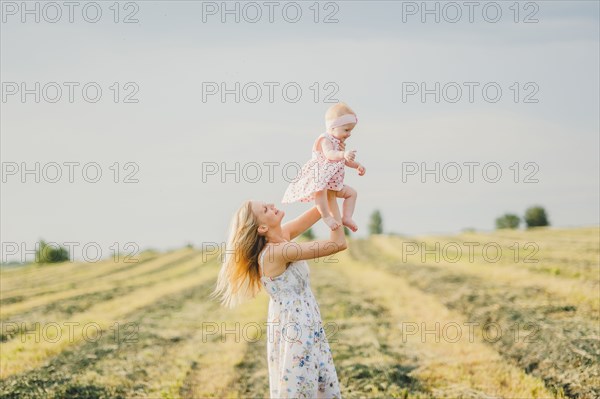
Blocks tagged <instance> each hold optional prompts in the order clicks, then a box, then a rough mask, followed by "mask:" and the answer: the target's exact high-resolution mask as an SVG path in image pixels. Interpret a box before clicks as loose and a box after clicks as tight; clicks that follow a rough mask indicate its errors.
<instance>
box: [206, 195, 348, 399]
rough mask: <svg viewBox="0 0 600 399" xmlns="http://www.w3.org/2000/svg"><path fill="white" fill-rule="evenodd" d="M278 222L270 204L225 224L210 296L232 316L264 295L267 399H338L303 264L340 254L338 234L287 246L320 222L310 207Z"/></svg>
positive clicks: (249, 204) (334, 209) (248, 205)
mask: <svg viewBox="0 0 600 399" xmlns="http://www.w3.org/2000/svg"><path fill="white" fill-rule="evenodd" d="M330 193H331V194H328V202H329V207H330V211H331V215H332V216H333V217H334V218H335V219H336V220H337V221H338V222H340V225H341V219H342V218H341V216H340V211H339V208H338V204H337V201H336V199H335V192H330ZM284 215H285V212H283V211H281V210H278V209H276V208H275V206H274V205H273V204H266V203H264V202H259V201H246V202H244V204H242V206H241V207H240V208H239V209H238V211H237V212H236V214H235V216H234V217H233V220H232V223H231V230H230V235H229V239H228V242H227V247H226V253H225V260H224V262H223V265H222V267H221V271H220V273H219V277H218V279H217V285H216V288H215V291H214V292H213V293H212V296H213V297H217V296H220V297H221V303H222V304H223V305H225V306H227V307H230V308H231V307H234V306H236V305H238V304H240V303H242V302H243V301H244V300H246V299H249V298H254V297H255V296H256V294H257V293H258V292H259V291H260V289H261V286H263V287H264V288H265V289H266V291H267V293H268V294H269V296H270V300H269V312H268V319H267V356H268V365H269V390H270V395H271V398H341V393H340V387H339V382H338V377H337V373H336V370H335V366H334V364H333V357H332V355H331V350H330V348H329V343H328V342H327V337H326V335H325V331H324V329H323V322H322V318H321V313H320V310H319V305H318V304H317V301H316V300H315V297H314V295H313V292H312V290H311V288H310V280H309V268H308V263H307V262H306V260H307V259H314V258H318V257H322V256H327V255H332V254H334V253H336V252H339V251H342V250H344V249H346V248H347V245H346V239H345V237H344V230H343V228H341V227H339V228H337V229H335V230H333V231H331V233H330V239H329V240H315V241H310V242H302V243H296V242H291V240H292V239H293V238H295V237H297V236H298V235H300V234H301V233H302V232H304V231H305V230H307V229H308V228H309V227H311V226H312V225H313V224H315V223H316V222H317V221H318V220H319V219H320V218H321V215H320V214H319V211H318V210H317V208H316V207H313V208H312V209H310V210H309V211H307V212H305V213H304V214H302V215H301V216H299V217H297V218H296V219H294V220H292V221H291V222H288V223H286V224H284V225H283V226H282V225H281V220H282V219H283V216H284ZM265 255H266V256H265Z"/></svg>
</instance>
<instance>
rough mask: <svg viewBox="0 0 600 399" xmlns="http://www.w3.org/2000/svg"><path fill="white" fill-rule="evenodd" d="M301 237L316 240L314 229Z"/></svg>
mask: <svg viewBox="0 0 600 399" xmlns="http://www.w3.org/2000/svg"><path fill="white" fill-rule="evenodd" d="M300 236H301V237H302V238H305V239H307V240H314V239H315V233H313V231H312V228H309V229H308V230H306V231H305V232H304V233H302V234H300Z"/></svg>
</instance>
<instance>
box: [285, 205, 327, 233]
mask: <svg viewBox="0 0 600 399" xmlns="http://www.w3.org/2000/svg"><path fill="white" fill-rule="evenodd" d="M319 219H321V214H320V213H319V211H318V210H317V207H316V206H314V207H312V208H311V209H309V210H308V211H306V212H304V213H303V214H302V215H300V216H298V217H297V218H296V219H294V220H291V221H289V222H287V223H285V224H284V225H283V226H281V229H282V230H283V231H284V233H287V234H289V236H290V240H293V239H294V238H296V237H298V236H299V235H300V234H302V233H304V232H305V231H306V230H308V229H309V228H310V227H311V226H312V225H313V224H315V223H317V221H318V220H319Z"/></svg>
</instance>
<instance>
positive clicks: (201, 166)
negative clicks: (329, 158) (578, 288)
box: [0, 1, 600, 261]
mask: <svg viewBox="0 0 600 399" xmlns="http://www.w3.org/2000/svg"><path fill="white" fill-rule="evenodd" d="M22 4H23V3H21V2H2V24H1V39H0V45H1V61H0V67H1V81H2V103H1V118H0V119H1V122H0V128H1V147H2V148H1V156H2V173H3V176H2V177H3V182H2V193H1V200H2V204H1V212H2V215H1V220H2V223H1V224H2V225H1V233H2V238H1V240H2V243H3V249H2V250H3V254H2V260H3V261H6V260H11V259H15V258H16V259H21V258H23V256H24V253H25V250H28V249H32V248H33V245H34V243H35V242H36V241H37V240H39V239H40V238H43V239H45V240H47V241H53V242H58V243H66V242H77V243H79V247H78V249H76V250H75V251H74V257H75V258H78V259H80V258H82V252H81V246H83V245H85V244H88V243H98V244H97V245H98V246H99V247H100V248H101V251H102V255H104V256H108V255H110V254H111V253H112V250H113V248H115V247H114V243H117V246H118V247H119V248H121V249H124V246H125V245H126V243H128V242H133V243H135V245H137V246H138V247H139V249H140V250H142V249H145V248H148V247H153V248H157V249H160V250H164V249H171V248H175V247H179V246H182V245H185V244H186V243H188V242H191V243H193V244H196V245H200V244H201V243H206V242H221V241H223V240H224V239H225V237H226V232H227V227H228V224H229V221H230V219H231V216H232V213H233V212H234V211H235V209H236V208H237V207H238V206H239V205H240V204H241V202H242V201H243V200H245V199H258V200H264V201H269V202H274V203H275V204H276V206H278V207H280V208H282V209H284V210H285V211H286V213H287V218H291V217H294V216H296V215H298V214H299V213H300V212H302V211H304V210H306V209H308V207H309V206H310V204H291V205H282V204H281V203H280V201H281V198H282V196H283V193H284V191H285V189H286V187H287V185H288V182H289V180H290V178H291V177H293V175H294V174H295V173H296V171H297V166H299V165H301V164H303V163H304V162H306V161H307V160H308V159H309V158H310V155H311V154H310V150H311V145H312V143H313V140H314V139H315V138H316V137H317V136H318V135H319V134H320V133H322V132H323V131H324V113H325V111H326V109H327V108H328V107H329V106H330V105H331V103H330V102H331V101H334V102H335V101H344V102H346V103H348V104H349V105H350V106H351V107H352V108H353V109H354V110H355V111H356V113H357V115H358V118H359V123H358V125H357V127H356V128H355V129H354V132H353V135H352V137H351V138H350V139H349V140H348V141H347V146H348V148H352V149H357V150H358V153H357V155H358V157H357V160H359V162H361V163H363V164H364V165H365V166H366V168H367V173H366V175H365V176H363V177H359V176H357V173H356V171H355V170H352V169H347V170H346V176H347V177H346V183H347V184H349V185H351V186H353V187H355V188H356V189H357V190H358V193H359V195H358V202H357V207H356V214H355V220H356V221H357V222H358V224H359V229H360V230H359V232H358V234H359V235H362V234H366V233H367V230H368V229H367V224H368V219H369V215H370V214H371V212H373V210H374V209H380V210H381V212H382V214H383V220H384V229H385V231H386V232H396V233H400V234H407V235H420V234H429V233H455V232H460V231H461V230H462V229H463V228H467V227H471V228H476V229H480V230H490V229H493V227H494V219H495V218H496V217H497V216H499V215H501V214H503V213H505V212H511V213H516V214H518V215H523V213H524V211H525V209H526V208H527V207H529V206H531V205H535V204H539V205H542V206H544V207H545V208H546V210H547V212H548V215H549V219H550V222H551V224H552V225H554V226H583V225H596V224H598V223H599V220H600V217H599V202H600V199H599V191H600V187H599V172H598V170H599V146H600V144H599V131H600V127H599V111H598V110H599V108H600V107H599V106H600V104H599V77H598V70H599V68H600V66H599V50H598V49H599V47H600V46H599V17H598V16H599V8H598V2H596V1H581V2H576V1H569V2H560V1H537V2H521V3H519V7H515V6H514V2H496V3H493V2H477V3H476V5H475V6H473V8H471V9H470V8H468V7H467V6H465V5H464V2H456V3H452V4H451V5H447V3H439V2H437V3H436V2H429V3H427V7H428V10H429V11H431V10H433V11H432V12H431V13H428V12H427V10H423V9H422V6H421V4H422V2H420V1H419V2H392V1H368V2H367V1H337V2H321V3H318V4H317V6H315V2H313V1H309V2H296V3H293V2H292V3H290V2H275V3H273V4H274V5H273V6H272V8H271V9H269V5H268V4H265V2H256V3H252V4H251V5H247V3H241V2H238V3H236V2H228V3H227V7H228V9H229V10H234V11H233V12H230V13H227V12H224V11H226V10H223V8H222V2H220V1H219V2H199V1H180V2H172V1H169V2H167V1H137V2H129V3H119V6H120V7H119V9H118V10H117V9H116V8H115V7H114V5H113V4H114V2H112V1H109V2H97V3H93V4H92V3H90V2H81V3H79V5H78V6H77V7H75V8H74V9H72V10H71V11H72V22H71V21H70V20H69V19H70V16H69V11H70V10H69V9H68V8H67V7H66V6H64V5H62V4H63V3H62V2H59V3H54V4H58V5H59V6H58V8H57V7H49V6H46V7H44V3H34V2H31V3H27V5H28V7H29V10H33V11H32V12H30V13H27V12H25V11H24V10H23V9H22ZM35 4H37V7H38V8H37V11H36V9H35V8H34V7H35ZM235 7H237V10H238V12H237V15H236V11H235V10H236V8H235ZM436 9H437V10H438V11H437V13H438V15H436ZM98 10H100V11H101V14H97V12H98ZM270 10H271V11H272V19H273V21H272V22H270V21H269V18H270V16H269V11H270ZM298 10H300V12H301V14H298ZM117 11H118V13H117ZM257 11H258V12H260V15H259V14H258V13H257ZM317 11H318V13H317ZM36 14H37V15H36ZM236 16H237V17H238V18H239V22H236V20H235V19H236ZM36 17H39V22H36V21H35V18H36ZM436 17H439V22H437V21H436ZM315 18H316V19H317V21H318V22H316V23H315ZM115 19H116V20H117V21H118V22H116V23H115ZM125 19H127V20H128V21H129V22H131V23H124V20H125ZM223 19H224V20H225V22H223V21H222V20H223ZM94 20H97V22H95V23H94V22H92V21H94ZM136 20H137V22H136ZM325 20H327V21H328V23H325ZM336 20H337V22H336ZM471 20H472V21H471ZM253 21H255V22H253ZM294 21H296V22H294ZM515 21H516V22H515ZM36 82H39V89H36ZM53 82H54V83H53ZM69 82H71V83H69ZM236 83H239V90H236ZM436 83H438V84H439V86H436ZM86 85H87V86H86ZM84 86H85V87H86V90H85V91H84V90H83V87H84ZM284 87H285V88H286V89H285V90H284V89H283V88H284ZM436 87H439V89H436ZM57 88H58V89H60V93H59V92H58V91H57ZM69 88H72V96H70V93H69ZM97 88H100V89H101V91H102V92H101V94H99V95H98V94H97V91H96V90H97ZM222 89H225V90H228V91H227V92H226V93H228V94H226V95H225V96H224V99H223V98H222V97H221V94H222V92H221V91H222ZM257 89H258V90H260V91H258V90H257ZM423 89H424V90H426V91H425V93H426V94H425V95H424V97H422V94H423ZM23 90H28V91H26V92H25V93H26V94H24V93H23ZM270 90H272V92H270ZM298 90H300V92H299V91H298ZM498 90H500V91H498ZM27 93H28V94H27ZM117 94H118V98H117V102H115V97H116V96H117ZM36 95H39V102H36V98H35V97H36ZM236 95H239V102H236V98H235V97H236ZM436 95H437V96H439V102H436ZM86 96H87V97H86ZM69 97H72V100H73V101H72V102H70V101H69V100H70V98H69ZM269 97H271V98H269ZM270 100H272V101H270ZM94 101H95V102H94ZM131 101H137V102H131ZM36 162H37V163H39V178H40V181H39V182H36V172H33V173H30V174H25V175H22V171H23V169H24V168H27V169H29V170H35V168H36ZM69 162H73V163H79V164H74V165H75V166H73V169H72V170H73V171H74V175H73V182H70V181H69V170H70V169H69V166H68V165H69V164H68V163H69ZM65 163H67V164H65ZM236 163H239V164H238V165H239V173H237V174H236V172H232V173H226V174H222V172H223V170H224V169H227V170H234V171H235V168H236ZM56 165H59V166H60V171H61V173H62V175H61V177H57V178H56V179H54V177H55V175H56V171H57V168H56ZM269 165H270V166H269ZM436 165H437V166H436ZM469 165H471V166H469ZM83 166H87V169H86V172H85V173H84V172H83ZM457 166H458V168H457ZM436 167H437V168H438V169H437V170H438V171H439V173H438V175H439V181H436V172H435V170H436ZM470 168H471V169H470ZM98 169H99V170H100V171H101V173H102V175H101V177H99V180H98V181H97V182H95V183H94V182H91V181H93V180H94V177H95V175H96V171H97V170H98ZM424 169H427V170H434V172H433V173H428V174H424V175H423V174H422V172H423V170H424ZM117 171H118V172H119V173H118V174H117V173H116V172H117ZM257 171H260V173H261V175H260V176H257V174H256V172H257ZM470 171H472V172H473V176H472V181H470V179H469V172H470ZM457 172H459V173H460V174H461V175H460V176H458V175H457ZM498 172H500V173H501V176H499V177H496V176H497V173H498ZM271 177H272V178H271ZM236 178H239V182H236ZM86 179H87V180H86ZM53 180H57V181H56V182H54V183H53V182H52V181H53ZM115 180H116V182H115ZM136 180H137V182H136ZM126 181H130V182H129V183H127V182H126ZM340 206H341V203H340ZM316 231H317V233H319V235H324V234H326V230H325V228H324V224H322V223H319V224H318V225H317V228H316ZM7 243H8V244H7ZM10 243H17V245H18V250H17V253H16V254H14V255H10V256H9V255H8V254H7V251H6V248H8V247H7V245H11V244H10ZM22 243H25V245H22ZM94 245H95V244H94ZM125 250H127V249H125ZM92 252H93V251H92ZM92 252H90V253H91V255H90V254H88V256H89V257H93V253H92ZM31 258H32V256H31V255H27V260H31Z"/></svg>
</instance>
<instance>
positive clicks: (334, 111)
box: [325, 102, 356, 120]
mask: <svg viewBox="0 0 600 399" xmlns="http://www.w3.org/2000/svg"><path fill="white" fill-rule="evenodd" d="M346 114H352V115H356V113H355V112H354V111H352V108H350V107H349V106H348V104H346V103H341V102H340V103H337V104H333V105H332V106H331V107H329V109H328V110H327V112H325V120H329V119H336V118H339V117H340V116H342V115H346Z"/></svg>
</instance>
